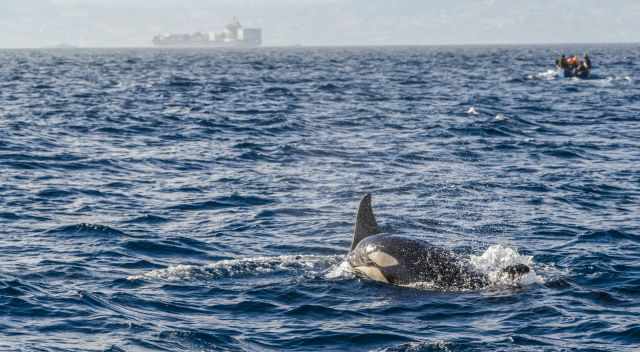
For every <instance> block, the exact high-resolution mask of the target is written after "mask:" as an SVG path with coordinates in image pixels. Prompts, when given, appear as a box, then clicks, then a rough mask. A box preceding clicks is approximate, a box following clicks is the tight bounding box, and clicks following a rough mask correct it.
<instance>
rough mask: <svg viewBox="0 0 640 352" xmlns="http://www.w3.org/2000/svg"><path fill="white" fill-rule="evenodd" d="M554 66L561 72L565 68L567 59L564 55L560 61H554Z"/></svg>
mask: <svg viewBox="0 0 640 352" xmlns="http://www.w3.org/2000/svg"><path fill="white" fill-rule="evenodd" d="M556 66H558V68H560V69H563V70H564V69H565V68H566V67H567V57H566V56H565V55H564V54H562V56H561V57H560V60H558V61H556Z"/></svg>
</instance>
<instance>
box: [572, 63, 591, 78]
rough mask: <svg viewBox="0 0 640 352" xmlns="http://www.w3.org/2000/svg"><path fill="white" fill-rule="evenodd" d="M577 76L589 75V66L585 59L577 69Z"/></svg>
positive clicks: (584, 76)
mask: <svg viewBox="0 0 640 352" xmlns="http://www.w3.org/2000/svg"><path fill="white" fill-rule="evenodd" d="M575 75H576V77H580V78H586V77H588V76H589V66H588V65H587V64H586V62H585V61H580V63H579V64H578V67H577V68H576V71H575Z"/></svg>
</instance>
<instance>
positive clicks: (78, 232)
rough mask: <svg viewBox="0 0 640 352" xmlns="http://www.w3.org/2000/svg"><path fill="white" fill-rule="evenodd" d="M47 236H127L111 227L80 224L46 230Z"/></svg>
mask: <svg viewBox="0 0 640 352" xmlns="http://www.w3.org/2000/svg"><path fill="white" fill-rule="evenodd" d="M46 233H48V234H57V235H72V236H93V237H114V236H115V237H121V236H126V235H127V234H126V233H124V232H122V231H120V230H117V229H114V228H112V227H109V226H106V225H100V224H89V223H81V224H74V225H65V226H60V227H56V228H54V229H50V230H47V231H46Z"/></svg>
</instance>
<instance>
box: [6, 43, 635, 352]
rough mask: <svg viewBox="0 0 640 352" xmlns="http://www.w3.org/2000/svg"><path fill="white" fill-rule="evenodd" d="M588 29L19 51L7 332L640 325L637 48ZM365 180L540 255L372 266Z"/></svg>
mask: <svg viewBox="0 0 640 352" xmlns="http://www.w3.org/2000/svg"><path fill="white" fill-rule="evenodd" d="M585 49H587V50H589V52H590V54H591V56H592V58H593V61H594V65H595V70H594V71H593V74H594V77H592V78H591V79H589V80H576V79H564V78H560V77H557V76H556V75H555V73H554V72H548V70H549V69H551V68H552V67H553V61H554V59H555V58H556V56H557V55H559V54H560V53H561V48H545V47H531V48H517V47H511V48H357V49H355V48H354V49H303V48H300V49H264V50H254V51H204V50H202V51H198V50H193V51H188V50H182V51H181V50H175V51H174V50H171V51H159V50H78V51H1V52H0V260H1V261H2V263H1V264H0V350H2V351H111V352H115V351H282V350H288V351H315V350H322V351H346V350H353V351H390V352H391V351H487V350H493V351H572V350H590V351H632V350H634V349H637V348H638V347H639V346H640V86H639V83H638V82H639V79H640V77H639V76H638V70H639V69H640V63H639V62H640V48H639V47H638V46H600V47H575V48H571V50H569V49H565V51H566V52H567V53H568V52H569V51H576V52H582V51H583V50H585ZM471 107H473V108H474V109H475V110H476V111H477V113H476V114H474V113H472V112H469V113H468V111H469V110H470V108H471ZM366 192H371V193H373V195H374V208H375V210H376V212H377V216H378V221H379V222H380V223H381V225H382V226H383V228H384V229H385V230H386V231H388V232H396V233H401V234H405V235H407V236H413V237H415V238H421V239H423V240H427V241H430V242H432V243H434V244H438V245H442V246H446V247H448V248H452V249H453V250H455V251H457V252H458V253H460V254H461V257H463V258H465V260H469V261H470V262H472V263H474V265H477V266H478V268H479V270H480V269H482V270H486V271H487V272H491V270H492V268H493V269H495V268H496V267H499V266H500V265H502V264H504V263H506V262H513V261H519V262H527V263H529V264H531V265H532V267H533V268H534V272H533V273H532V276H531V277H529V278H528V280H527V281H526V282H519V283H517V284H504V283H500V282H495V283H494V284H493V285H491V286H490V287H488V288H486V289H483V290H479V291H470V290H458V291H456V290H453V291H446V292H445V291H440V290H437V289H433V288H431V289H430V288H429V287H395V286H389V285H385V284H379V283H374V282H371V281H366V280H361V279H359V278H357V277H355V276H354V275H353V273H351V272H350V271H349V270H348V267H345V265H344V264H342V260H343V258H344V255H345V254H346V252H347V249H348V247H349V245H350V241H351V229H352V222H353V217H354V214H355V208H356V205H357V202H358V200H359V198H360V197H361V196H362V195H363V194H364V193H366Z"/></svg>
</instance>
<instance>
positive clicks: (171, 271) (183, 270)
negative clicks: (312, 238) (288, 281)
mask: <svg viewBox="0 0 640 352" xmlns="http://www.w3.org/2000/svg"><path fill="white" fill-rule="evenodd" d="M340 259H341V258H340V257H336V256H315V255H283V256H277V257H255V258H243V259H229V260H221V261H218V262H215V263H212V264H208V265H203V266H199V265H182V264H179V265H172V266H169V267H168V268H165V269H158V270H152V271H150V272H147V273H144V274H141V275H132V276H129V277H128V278H127V279H128V280H164V281H189V280H216V279H225V278H233V277H243V276H259V275H266V274H277V273H282V272H309V271H316V272H320V271H322V270H325V269H326V268H327V267H329V266H331V265H335V263H336V262H337V261H338V260H340Z"/></svg>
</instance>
